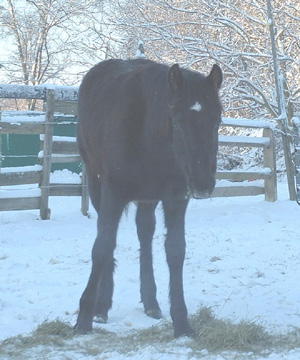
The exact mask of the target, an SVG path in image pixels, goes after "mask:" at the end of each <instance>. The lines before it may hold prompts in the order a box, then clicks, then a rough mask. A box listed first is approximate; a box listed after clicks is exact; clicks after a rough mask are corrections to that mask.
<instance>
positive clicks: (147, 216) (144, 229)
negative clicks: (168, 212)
mask: <svg viewBox="0 0 300 360" xmlns="http://www.w3.org/2000/svg"><path fill="white" fill-rule="evenodd" d="M156 206H157V201H156V202H139V203H138V208H137V212H136V226H137V233H138V238H139V241H140V245H141V249H140V281H141V300H142V303H143V304H144V310H145V313H146V314H147V315H148V316H150V317H152V318H154V319H160V318H161V317H162V314H161V310H160V308H159V305H158V302H157V300H156V284H155V280H154V275H153V263H152V239H153V234H154V231H155V214H154V212H155V208H156Z"/></svg>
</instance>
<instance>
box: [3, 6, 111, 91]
mask: <svg viewBox="0 0 300 360" xmlns="http://www.w3.org/2000/svg"><path fill="white" fill-rule="evenodd" d="M1 3H2V6H1V7H0V22H1V27H0V35H1V37H2V39H6V41H7V42H9V43H11V44H12V46H11V52H10V56H9V58H8V59H7V60H6V62H5V68H6V75H7V77H8V78H9V79H10V82H14V83H23V84H26V85H29V84H32V85H38V84H40V83H45V82H52V83H55V82H60V83H65V82H67V83H68V84H72V82H74V81H76V77H75V78H74V77H72V76H71V74H70V72H71V71H72V69H75V68H76V66H78V65H81V66H82V64H85V68H87V67H88V66H90V64H91V63H94V62H95V61H96V60H95V59H96V58H97V57H98V58H101V51H102V50H103V48H104V47H105V39H104V38H102V37H101V32H99V31H98V32H96V31H94V30H95V29H96V27H97V23H99V19H100V17H101V5H102V2H101V0H98V1H96V0H76V1H75V0H25V1H24V0H22V1H18V0H1ZM95 44H97V46H95ZM1 61H2V62H3V59H1ZM82 70H83V68H81V69H80V71H82ZM77 71H78V68H77Z"/></svg>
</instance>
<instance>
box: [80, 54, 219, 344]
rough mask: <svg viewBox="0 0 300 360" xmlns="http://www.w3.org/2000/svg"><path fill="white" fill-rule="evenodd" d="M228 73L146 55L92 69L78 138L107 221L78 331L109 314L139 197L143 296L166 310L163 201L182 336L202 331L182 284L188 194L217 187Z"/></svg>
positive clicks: (152, 307)
mask: <svg viewBox="0 0 300 360" xmlns="http://www.w3.org/2000/svg"><path fill="white" fill-rule="evenodd" d="M222 80H223V75H222V71H221V69H220V67H219V66H218V65H217V64H215V65H213V67H212V69H211V71H210V73H209V75H207V76H204V75H202V74H200V73H198V72H195V71H192V70H188V69H184V68H181V67H179V65H178V64H174V65H172V66H171V67H169V66H167V65H164V64H159V63H157V62H154V61H151V60H145V59H143V60H142V59H132V60H119V59H112V60H106V61H103V62H100V63H99V64H97V65H95V66H94V67H93V68H91V69H90V70H89V71H88V73H87V74H86V75H85V76H84V78H83V80H82V83H81V85H80V88H79V95H78V118H79V120H78V128H77V143H78V148H79V151H80V155H81V157H82V159H83V162H84V164H85V167H86V171H87V177H88V188H89V192H90V198H91V201H92V204H93V206H94V208H95V209H96V212H97V215H98V219H97V237H96V240H95V243H94V245H93V249H92V269H91V273H90V277H89V280H88V283H87V286H86V288H85V290H84V292H83V294H82V296H81V298H80V309H79V314H78V318H77V322H76V325H75V329H76V330H77V331H78V332H79V333H86V332H90V331H91V330H92V323H93V321H98V322H103V323H105V322H106V321H107V319H108V311H109V309H110V308H111V306H112V295H113V288H114V282H113V273H114V268H115V259H114V249H115V247H116V236H117V230H118V224H119V221H120V218H121V215H122V213H123V211H124V209H125V208H126V207H127V205H128V204H129V203H130V202H135V203H136V205H137V212H136V226H137V234H138V239H139V242H140V294H141V301H142V303H143V307H144V311H145V313H146V314H147V315H148V316H150V317H152V318H155V319H160V318H161V317H162V312H161V309H160V307H159V304H158V301H157V298H156V291H157V289H156V284H155V279H154V275H153V264H152V238H153V234H154V230H155V221H156V220H155V208H156V206H157V205H158V203H159V202H161V203H162V207H163V211H164V220H165V226H166V229H167V234H166V238H165V244H164V245H165V251H166V260H167V264H168V268H169V274H170V278H169V299H170V315H171V318H172V322H173V329H174V336H175V337H179V336H184V335H186V336H193V335H194V330H193V329H192V327H191V325H190V323H189V321H188V318H187V307H186V304H185V299H184V291H183V277H182V272H183V264H184V257H185V224H184V222H185V213H186V209H187V205H188V202H189V199H190V198H197V199H202V198H207V197H209V196H210V194H211V193H212V191H213V189H214V186H215V173H216V157H217V150H218V127H219V124H220V122H221V111H222V106H221V102H220V99H219V89H220V87H221V84H222Z"/></svg>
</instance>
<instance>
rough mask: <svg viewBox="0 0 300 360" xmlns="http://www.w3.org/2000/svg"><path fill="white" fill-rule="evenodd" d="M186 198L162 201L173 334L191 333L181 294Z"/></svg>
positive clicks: (189, 334) (176, 335)
mask: <svg viewBox="0 0 300 360" xmlns="http://www.w3.org/2000/svg"><path fill="white" fill-rule="evenodd" d="M187 204H188V201H187V200H176V199H167V200H164V201H163V207H164V213H165V224H166V227H167V237H166V241H165V249H166V255H167V262H168V266H169V271H170V302H171V310H170V313H171V317H172V320H173V326H174V335H175V337H179V336H181V335H188V336H191V335H193V333H194V331H193V329H192V328H191V326H190V324H189V322H188V319H187V308H186V305H185V301H184V294H183V276H182V270H183V263H184V257H185V236H184V218H185V211H186V207H187Z"/></svg>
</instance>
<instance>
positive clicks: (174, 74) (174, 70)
mask: <svg viewBox="0 0 300 360" xmlns="http://www.w3.org/2000/svg"><path fill="white" fill-rule="evenodd" d="M168 82H169V86H170V89H171V90H172V91H173V93H175V92H177V91H178V90H179V89H180V88H181V86H182V82H183V78H182V73H181V70H180V69H179V65H178V64H174V65H172V66H171V68H170V70H169V73H168Z"/></svg>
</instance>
